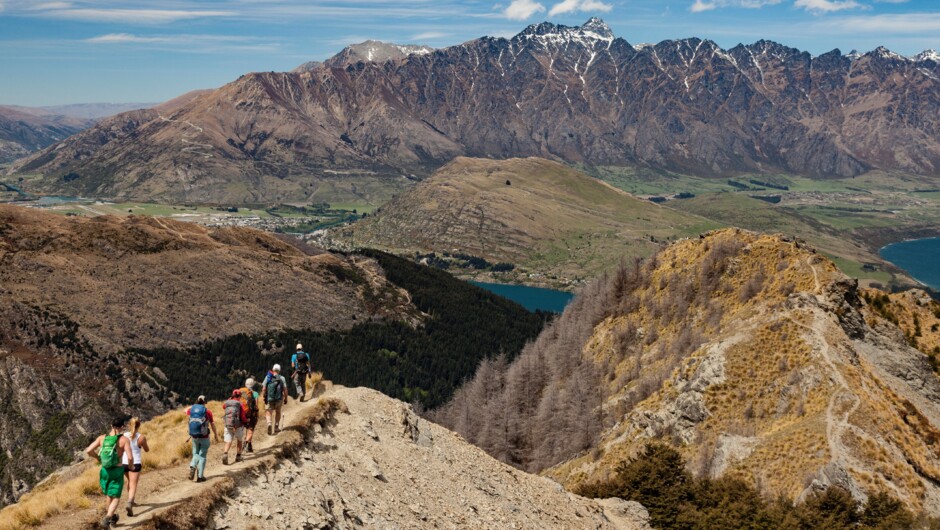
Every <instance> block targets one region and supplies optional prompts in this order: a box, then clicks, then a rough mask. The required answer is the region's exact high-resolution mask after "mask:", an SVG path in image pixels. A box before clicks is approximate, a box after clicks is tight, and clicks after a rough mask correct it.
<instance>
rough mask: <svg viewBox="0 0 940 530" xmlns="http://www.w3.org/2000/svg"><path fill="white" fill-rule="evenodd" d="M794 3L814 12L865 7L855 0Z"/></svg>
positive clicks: (818, 0)
mask: <svg viewBox="0 0 940 530" xmlns="http://www.w3.org/2000/svg"><path fill="white" fill-rule="evenodd" d="M793 5H794V6H796V7H802V8H803V9H805V10H807V11H812V12H814V13H832V12H833V11H843V10H846V9H858V8H863V7H865V6H863V5H862V4H859V3H858V2H856V1H855V0H796V2H793Z"/></svg>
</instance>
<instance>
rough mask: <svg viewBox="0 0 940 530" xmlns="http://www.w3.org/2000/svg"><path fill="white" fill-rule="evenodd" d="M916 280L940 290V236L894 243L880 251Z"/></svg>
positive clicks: (883, 256)
mask: <svg viewBox="0 0 940 530" xmlns="http://www.w3.org/2000/svg"><path fill="white" fill-rule="evenodd" d="M879 254H881V257H882V258H884V259H886V260H888V261H890V262H891V263H894V264H895V265H897V266H898V267H901V268H902V269H904V270H905V271H907V273H908V274H910V275H911V276H912V277H913V278H914V279H915V280H917V281H919V282H921V283H923V284H926V285H928V286H930V288H931V289H936V290H940V237H932V238H929V239H914V240H912V241H902V242H900V243H893V244H891V245H888V246H886V247H884V248H882V249H881V250H880V251H879Z"/></svg>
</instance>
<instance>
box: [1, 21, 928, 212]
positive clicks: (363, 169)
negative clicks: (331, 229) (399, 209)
mask: <svg viewBox="0 0 940 530" xmlns="http://www.w3.org/2000/svg"><path fill="white" fill-rule="evenodd" d="M932 57H933V56H932V55H930V54H926V55H923V56H918V57H917V58H916V59H908V58H905V57H901V56H899V55H897V54H893V53H890V52H888V51H887V50H885V49H883V48H879V49H876V50H874V51H872V52H869V53H865V54H862V55H859V56H858V57H857V58H853V57H850V56H847V55H843V54H842V53H841V52H840V51H839V50H833V51H831V52H829V53H826V54H823V55H820V56H818V57H812V56H811V55H810V54H809V53H806V52H801V51H799V50H796V49H793V48H788V47H786V46H783V45H780V44H777V43H774V42H770V41H764V40H761V41H758V42H756V43H753V44H749V45H743V44H742V45H738V46H736V47H734V48H732V49H730V50H723V49H721V48H720V47H718V46H717V45H716V44H715V43H714V42H711V41H708V40H701V39H697V38H690V39H681V40H668V41H663V42H661V43H658V44H655V45H650V46H642V47H634V46H632V45H631V44H630V43H628V42H627V41H626V40H624V39H622V38H618V37H614V36H613V34H612V33H611V31H610V29H609V28H608V27H607V26H606V24H604V23H603V22H602V21H600V20H599V19H591V20H589V21H588V22H587V23H586V24H584V25H582V26H577V27H568V26H558V25H554V24H550V23H543V24H538V25H533V26H530V27H528V28H526V29H525V30H524V31H522V32H521V33H519V34H518V35H516V36H515V37H513V38H511V39H503V38H492V37H483V38H480V39H476V40H473V41H470V42H467V43H464V44H461V45H458V46H452V47H449V48H445V49H440V50H435V51H433V52H430V53H421V54H415V53H412V54H409V55H406V56H405V57H400V58H393V59H390V60H388V61H362V60H356V59H349V60H341V61H340V64H338V65H337V64H323V65H319V66H316V67H313V68H311V69H307V70H306V71H302V72H294V73H272V72H268V73H252V74H247V75H245V76H242V77H241V78H239V79H238V80H236V81H234V82H232V83H230V84H229V85H226V86H224V87H222V88H220V89H218V90H217V91H215V92H214V93H212V94H210V95H208V96H206V97H203V98H199V100H197V101H194V102H192V103H191V104H189V105H185V106H184V107H182V108H180V109H179V110H177V111H176V112H173V113H166V114H160V115H159V116H151V117H150V119H147V120H137V119H136V118H135V117H134V116H129V118H130V120H129V121H128V124H127V126H126V127H122V126H120V125H117V124H115V123H112V124H111V125H110V127H107V126H105V127H104V128H105V129H108V128H110V129H114V128H115V127H116V128H117V129H124V130H126V134H120V135H115V136H113V137H108V135H103V134H102V131H101V130H99V131H94V130H93V131H89V132H87V133H85V134H80V135H77V136H76V137H74V138H73V139H70V140H67V141H66V142H64V143H62V144H59V145H57V146H55V148H53V149H48V150H46V151H44V152H42V153H40V154H37V155H36V156H34V157H32V158H30V159H28V160H26V161H24V162H22V163H20V164H18V165H17V166H16V167H15V170H16V171H17V172H21V173H30V172H39V173H42V174H44V175H45V179H44V180H43V182H42V183H41V184H40V185H39V189H44V190H57V191H59V192H62V193H72V194H86V195H109V196H120V197H138V198H141V197H146V198H152V199H159V200H163V201H172V200H177V201H178V200H181V199H185V200H202V201H229V202H251V201H255V202H257V201H264V200H272V199H275V198H278V199H280V200H286V199H293V200H299V199H306V198H308V197H310V196H311V194H312V193H313V192H314V191H315V190H317V189H320V188H322V187H323V186H327V185H328V183H329V182H332V179H335V178H339V177H342V178H343V179H347V180H349V179H352V178H356V179H361V180H359V181H357V182H359V183H360V185H362V183H364V182H370V183H373V184H374V183H375V182H382V183H383V185H385V186H394V185H401V184H402V183H401V180H402V178H401V177H402V175H405V176H411V175H415V176H419V177H420V176H425V175H428V174H430V173H431V172H433V171H434V170H435V169H437V168H439V167H440V166H441V165H443V164H445V163H446V162H448V161H449V160H451V159H452V158H453V157H455V156H458V155H469V156H480V157H492V158H510V157H518V156H540V157H545V158H550V159H555V160H561V161H566V162H570V163H583V164H585V165H589V166H590V165H595V166H605V165H609V166H623V165H636V164H639V165H643V166H649V167H652V168H656V169H662V170H669V171H676V172H688V173H695V174H703V175H714V176H720V175H733V174H738V173H743V172H764V171H770V172H773V171H782V172H788V173H796V174H802V175H809V176H813V177H819V178H829V177H847V176H853V175H858V174H860V173H863V172H866V171H868V170H870V169H873V168H877V169H883V170H897V171H904V172H911V173H916V174H922V175H936V174H938V171H940V143H938V142H937V140H936V138H937V137H938V134H937V132H938V127H940V122H938V120H937V119H936V118H935V117H936V116H937V112H936V109H937V108H940V99H938V98H940V96H938V94H940V91H938V90H937V83H940V65H938V64H937V62H936V61H934V60H933V59H932ZM338 60H339V59H338ZM353 60H355V62H352V61H353ZM328 62H329V61H328ZM66 175H72V177H70V178H69V179H68V180H64V177H65V176H66Z"/></svg>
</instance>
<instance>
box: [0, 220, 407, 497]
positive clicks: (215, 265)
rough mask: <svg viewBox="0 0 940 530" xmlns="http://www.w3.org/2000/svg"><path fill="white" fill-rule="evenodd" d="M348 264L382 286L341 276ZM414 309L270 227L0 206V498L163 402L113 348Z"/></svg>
mask: <svg viewBox="0 0 940 530" xmlns="http://www.w3.org/2000/svg"><path fill="white" fill-rule="evenodd" d="M351 270H355V271H356V274H357V275H358V276H359V277H361V278H364V279H366V280H367V284H369V285H371V286H372V288H375V289H376V291H381V292H382V293H383V294H382V296H380V297H378V298H376V297H374V296H370V297H368V298H367V296H366V293H365V289H366V288H365V287H364V286H363V285H361V284H357V283H354V282H351V281H348V280H344V279H342V278H345V277H346V275H344V272H347V271H351ZM360 283H361V282H360ZM415 313H417V311H416V310H414V309H413V308H412V307H411V305H410V303H409V301H408V298H407V295H406V294H405V293H403V292H401V291H400V290H399V289H398V288H397V287H394V286H392V285H390V284H388V283H387V281H386V280H385V278H384V276H383V275H382V272H381V269H380V268H379V267H378V266H377V265H376V264H375V263H374V262H370V261H369V260H365V259H362V258H345V257H340V256H336V255H332V254H328V253H317V254H316V255H307V254H306V253H305V252H304V251H302V250H301V249H299V248H297V247H295V246H292V245H291V244H289V243H286V242H284V241H282V240H280V239H278V238H276V237H274V236H273V235H271V234H266V233H262V232H257V231H254V230H247V229H219V230H209V229H206V228H203V227H200V226H197V225H193V224H188V223H180V222H175V221H169V220H161V219H155V218H135V217H127V218H111V217H99V218H94V219H78V218H65V217H59V216H55V215H52V214H46V213H40V212H38V211H34V210H29V209H25V208H17V207H9V206H7V207H0V398H2V399H0V402H2V403H3V405H2V407H0V427H2V428H0V449H2V451H3V452H2V453H0V477H2V486H0V494H2V498H0V499H2V502H3V503H8V502H10V501H12V500H14V499H15V498H17V497H18V496H19V495H20V494H22V493H24V492H25V491H26V490H27V488H28V487H29V485H31V484H32V483H34V482H35V480H36V479H38V478H39V477H41V476H43V475H45V474H47V473H48V472H49V471H50V470H51V469H53V468H54V467H56V466H57V465H61V464H62V463H63V462H67V461H68V460H69V459H70V458H71V457H72V451H73V450H75V449H77V448H79V447H78V446H79V445H81V444H83V443H87V441H88V438H89V437H90V436H91V435H92V434H94V433H96V432H98V431H99V430H101V429H103V428H104V426H105V425H107V423H108V422H109V420H110V418H111V417H112V416H113V415H115V414H119V413H120V414H125V413H132V414H139V415H141V416H144V417H149V416H151V415H153V414H154V413H156V412H159V411H163V410H166V408H167V407H168V406H172V405H174V404H175V396H174V395H173V394H172V393H171V392H168V391H167V389H166V387H165V383H166V376H165V375H164V374H163V373H161V372H160V370H158V369H156V368H153V367H152V363H151V362H150V361H149V360H148V359H144V358H136V357H134V356H132V355H129V354H125V353H124V352H125V350H127V349H130V348H139V347H144V348H159V347H186V346H189V345H193V344H196V343H199V342H201V341H204V340H209V339H214V338H221V337H223V336H229V335H233V334H236V333H256V332H261V331H268V330H272V329H284V328H289V329H330V328H335V329H347V328H349V327H351V326H352V325H353V324H354V323H355V322H356V320H355V319H356V318H359V319H369V318H373V317H374V318H384V317H391V318H402V317H404V318H408V316H407V315H414V314H415Z"/></svg>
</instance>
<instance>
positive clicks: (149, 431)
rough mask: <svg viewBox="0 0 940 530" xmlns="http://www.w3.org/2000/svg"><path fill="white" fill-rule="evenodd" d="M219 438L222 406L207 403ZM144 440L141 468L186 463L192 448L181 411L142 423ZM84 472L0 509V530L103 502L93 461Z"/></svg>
mask: <svg viewBox="0 0 940 530" xmlns="http://www.w3.org/2000/svg"><path fill="white" fill-rule="evenodd" d="M208 406H209V410H211V411H212V414H213V416H214V418H215V420H216V426H217V427H218V428H219V436H220V437H221V435H222V430H221V429H222V404H221V403H220V402H218V401H213V402H210V403H209V404H208ZM140 432H141V434H143V435H145V436H146V437H147V442H148V444H149V445H150V452H148V453H144V457H143V459H144V469H145V470H149V471H152V470H156V469H163V468H166V467H171V466H174V465H177V464H179V463H180V462H184V461H186V460H188V459H189V458H190V457H191V455H192V453H191V452H192V446H191V443H190V441H189V435H188V434H187V422H186V414H185V411H184V410H174V411H172V412H168V413H166V414H163V415H162V416H157V417H156V418H154V419H152V420H150V421H147V422H144V423H143V424H142V425H141V429H140ZM79 465H80V466H81V467H82V468H83V471H81V473H80V474H78V475H77V476H75V477H73V478H71V479H66V480H61V481H60V480H59V479H56V478H53V479H51V480H49V481H47V482H45V483H43V484H41V485H40V486H38V487H36V488H35V489H34V490H33V491H31V492H29V493H27V494H26V495H23V497H21V498H20V500H19V502H17V503H16V504H13V505H10V506H7V507H6V508H4V509H3V510H0V530H20V529H24V528H29V527H33V526H38V525H40V524H42V522H43V521H45V520H46V519H48V518H50V517H53V516H55V515H58V514H60V513H63V512H65V511H67V510H73V509H80V508H87V507H88V506H91V505H92V504H93V503H94V502H97V501H100V500H101V499H102V496H101V490H100V489H99V485H98V472H99V468H98V466H97V465H95V462H94V461H86V462H85V463H83V464H79Z"/></svg>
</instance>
